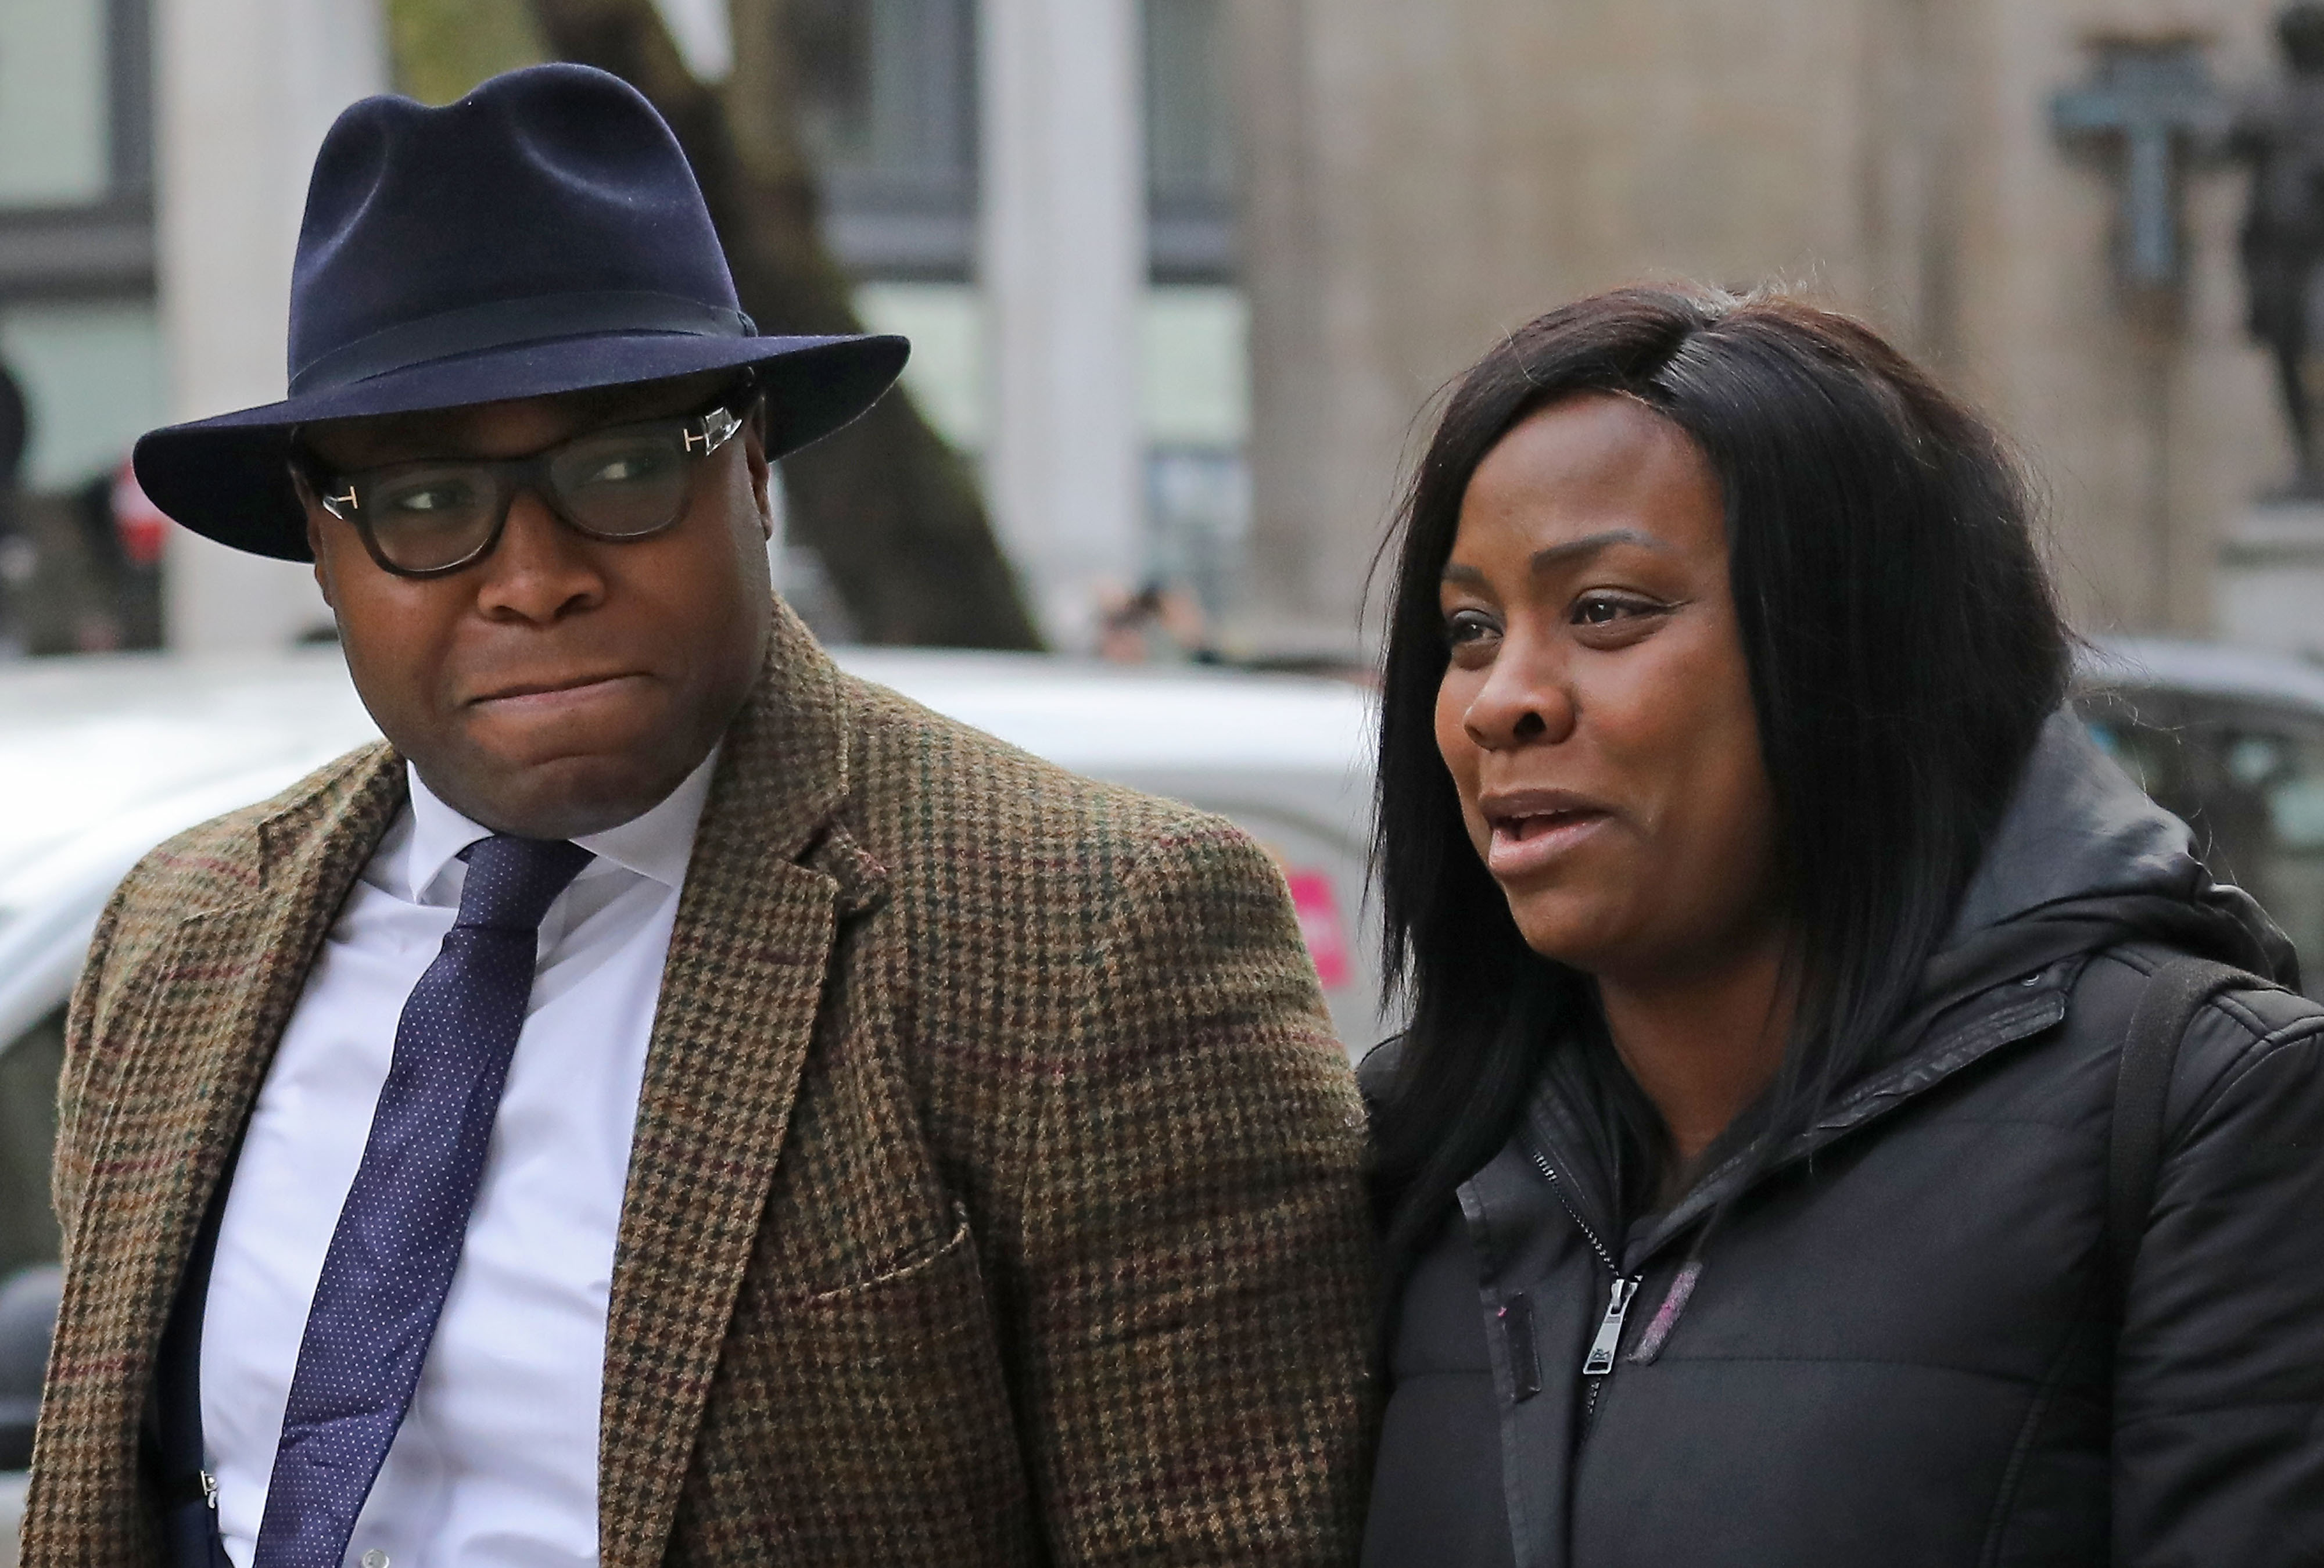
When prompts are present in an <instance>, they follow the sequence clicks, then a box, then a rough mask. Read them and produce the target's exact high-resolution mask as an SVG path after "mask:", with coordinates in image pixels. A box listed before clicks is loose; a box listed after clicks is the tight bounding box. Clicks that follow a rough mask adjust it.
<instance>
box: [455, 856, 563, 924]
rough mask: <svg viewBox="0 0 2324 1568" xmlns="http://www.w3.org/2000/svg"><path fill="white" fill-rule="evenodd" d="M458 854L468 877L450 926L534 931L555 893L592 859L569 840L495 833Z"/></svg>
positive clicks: (553, 900)
mask: <svg viewBox="0 0 2324 1568" xmlns="http://www.w3.org/2000/svg"><path fill="white" fill-rule="evenodd" d="M460 858H461V859H462V860H464V861H466V862H468V876H467V881H466V882H465V883H464V884H463V885H462V886H461V889H460V913H459V916H458V918H456V919H455V920H454V921H453V922H452V923H453V925H455V926H456V927H457V926H468V927H478V926H482V927H492V928H493V929H496V930H503V931H537V930H539V928H540V918H541V917H542V916H543V915H546V914H547V913H549V905H551V904H553V903H555V902H556V901H557V895H558V894H559V893H561V892H563V891H564V890H565V889H566V885H567V883H569V882H571V881H573V879H574V878H575V877H576V876H578V875H580V874H581V868H582V867H583V866H586V865H587V864H588V863H589V862H590V861H591V860H592V859H593V858H595V857H594V856H592V855H591V854H590V853H589V852H588V851H587V850H586V849H583V848H582V847H581V846H580V845H579V844H575V843H573V842H572V841H571V840H569V839H562V838H516V837H513V836H512V835H508V834H494V835H493V836H492V837H490V838H482V839H478V840H477V841H476V842H475V843H474V844H470V845H469V846H468V847H467V848H466V849H464V850H462V851H461V852H460Z"/></svg>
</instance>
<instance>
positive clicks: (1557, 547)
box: [1437, 528, 1670, 588]
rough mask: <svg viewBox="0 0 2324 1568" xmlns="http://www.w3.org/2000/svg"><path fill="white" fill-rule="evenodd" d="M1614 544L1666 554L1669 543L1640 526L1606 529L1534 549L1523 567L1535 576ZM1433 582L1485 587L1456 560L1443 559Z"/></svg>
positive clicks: (1481, 575)
mask: <svg viewBox="0 0 2324 1568" xmlns="http://www.w3.org/2000/svg"><path fill="white" fill-rule="evenodd" d="M1618 544H1634V545H1637V546H1638V547H1640V548H1641V549H1650V550H1655V551H1658V552H1661V553H1664V554H1667V553H1669V550H1670V546H1669V545H1667V544H1665V543H1664V542H1663V541H1662V540H1658V539H1656V538H1655V536H1654V535H1653V534H1650V533H1648V532H1646V530H1644V529H1637V528H1609V529H1605V530H1601V531H1600V532H1597V533H1591V534H1584V535H1582V537H1581V538H1580V539H1573V540H1566V541H1565V542H1564V543H1563V544H1554V545H1551V546H1549V547H1548V548H1546V549H1537V550H1535V551H1534V553H1533V554H1532V555H1530V556H1528V557H1527V558H1526V569H1527V570H1528V571H1530V572H1533V573H1534V574H1535V575H1536V576H1538V575H1539V574H1541V573H1543V572H1546V571H1552V570H1554V569H1555V568H1557V567H1565V566H1571V565H1572V564H1573V563H1574V562H1576V561H1579V560H1586V559H1587V558H1590V557H1591V556H1594V555H1596V554H1598V553H1599V552H1600V550H1606V549H1612V548H1613V547H1614V546H1616V545H1618ZM1437 581H1439V582H1443V583H1456V584H1459V585H1460V586H1462V587H1464V588H1481V587H1483V586H1485V574H1484V573H1482V572H1480V571H1479V570H1478V569H1477V568H1476V567H1464V566H1462V564H1461V563H1460V562H1458V561H1447V562H1445V563H1444V569H1443V571H1442V572H1440V573H1439V574H1437Z"/></svg>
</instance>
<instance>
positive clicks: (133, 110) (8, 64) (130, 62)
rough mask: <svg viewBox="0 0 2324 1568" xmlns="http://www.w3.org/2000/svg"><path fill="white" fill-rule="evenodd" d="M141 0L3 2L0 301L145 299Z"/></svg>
mask: <svg viewBox="0 0 2324 1568" xmlns="http://www.w3.org/2000/svg"><path fill="white" fill-rule="evenodd" d="M146 34H147V15H146V0H40V3H39V4H37V5H35V4H31V3H29V0H14V3H12V4H7V5H0V298H9V299H21V298H23V297H24V296H26V295H31V294H44V295H52V296H53V295H69V296H74V297H78V298H88V297H91V296H118V295H121V294H124V293H135V294H140V295H150V294H151V293H152V288H153V217H152V206H153V204H152V119H151V104H152V89H151V87H150V85H149V83H148V80H147V77H148V67H147V59H148V56H147V47H146Z"/></svg>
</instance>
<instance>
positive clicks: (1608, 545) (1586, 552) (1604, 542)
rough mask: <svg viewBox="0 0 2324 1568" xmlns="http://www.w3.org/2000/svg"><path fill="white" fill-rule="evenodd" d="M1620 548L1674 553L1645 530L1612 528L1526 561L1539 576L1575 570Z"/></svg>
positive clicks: (1551, 548) (1534, 553) (1557, 545)
mask: <svg viewBox="0 0 2324 1568" xmlns="http://www.w3.org/2000/svg"><path fill="white" fill-rule="evenodd" d="M1618 544H1634V545H1637V546H1638V547H1639V548H1641V549H1650V550H1655V551H1660V552H1667V551H1668V550H1669V549H1670V547H1669V546H1668V545H1666V544H1665V543H1664V542H1663V541H1662V540H1658V539H1656V538H1655V536H1654V535H1653V534H1650V533H1648V532H1646V530H1644V529H1637V528H1609V529H1606V530H1601V531H1600V532H1598V533H1588V534H1584V535H1582V537H1581V538H1580V539H1575V540H1566V541H1565V542H1564V543H1563V544H1554V545H1551V546H1549V547H1548V548H1547V549H1537V550H1535V551H1534V552H1533V555H1532V556H1531V557H1530V558H1528V559H1527V560H1526V567H1527V568H1528V569H1529V570H1531V571H1533V572H1534V573H1535V574H1539V573H1542V572H1545V571H1549V570H1552V569H1553V568H1554V567H1565V566H1571V565H1572V564H1573V563H1574V562H1576V561H1580V560H1586V559H1588V558H1590V557H1591V556H1594V555H1597V554H1598V553H1599V552H1600V551H1601V550H1608V549H1612V548H1613V547H1614V546H1616V545H1618Z"/></svg>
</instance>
